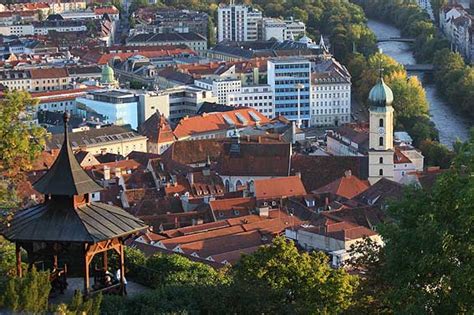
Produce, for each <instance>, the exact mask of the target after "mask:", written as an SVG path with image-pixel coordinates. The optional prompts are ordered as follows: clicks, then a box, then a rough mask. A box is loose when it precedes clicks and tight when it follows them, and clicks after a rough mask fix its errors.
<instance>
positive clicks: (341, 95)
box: [313, 92, 349, 98]
mask: <svg viewBox="0 0 474 315" xmlns="http://www.w3.org/2000/svg"><path fill="white" fill-rule="evenodd" d="M313 97H314V98H328V97H349V93H347V92H346V93H328V94H326V93H324V94H313Z"/></svg>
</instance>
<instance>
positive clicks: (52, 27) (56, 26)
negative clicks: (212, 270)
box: [33, 20, 87, 35]
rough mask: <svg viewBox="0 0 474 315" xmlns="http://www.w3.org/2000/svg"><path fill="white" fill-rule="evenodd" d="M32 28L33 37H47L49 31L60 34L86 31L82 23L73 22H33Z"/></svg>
mask: <svg viewBox="0 0 474 315" xmlns="http://www.w3.org/2000/svg"><path fill="white" fill-rule="evenodd" d="M33 26H34V34H35V35H48V33H49V32H50V31H56V32H60V33H63V32H85V31H87V26H86V25H85V24H84V23H83V22H82V21H75V20H59V21H43V22H34V23H33Z"/></svg>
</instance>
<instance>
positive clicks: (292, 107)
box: [267, 58, 311, 127]
mask: <svg viewBox="0 0 474 315" xmlns="http://www.w3.org/2000/svg"><path fill="white" fill-rule="evenodd" d="M267 73H268V85H270V86H271V88H272V90H273V95H274V97H273V102H274V106H275V116H279V115H283V116H285V117H286V118H287V119H289V120H292V121H295V122H297V123H298V119H300V121H301V126H302V127H307V126H309V125H310V118H311V115H310V103H311V92H310V91H311V62H310V61H309V60H306V59H302V58H288V59H271V60H268V70H267ZM298 103H299V106H298ZM298 107H299V115H298Z"/></svg>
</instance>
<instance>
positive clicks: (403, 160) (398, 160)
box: [393, 148, 411, 164]
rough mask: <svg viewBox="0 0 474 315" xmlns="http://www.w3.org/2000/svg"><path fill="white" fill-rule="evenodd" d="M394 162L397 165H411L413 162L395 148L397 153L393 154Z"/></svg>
mask: <svg viewBox="0 0 474 315" xmlns="http://www.w3.org/2000/svg"><path fill="white" fill-rule="evenodd" d="M393 162H394V163H395V164H408V163H411V160H410V159H409V158H408V157H407V156H406V155H405V154H403V152H402V151H400V149H399V148H395V152H394V154H393Z"/></svg>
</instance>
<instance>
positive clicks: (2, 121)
mask: <svg viewBox="0 0 474 315" xmlns="http://www.w3.org/2000/svg"><path fill="white" fill-rule="evenodd" d="M34 106H37V101H36V100H33V99H32V98H31V96H30V94H28V93H27V92H23V91H7V92H6V93H5V94H4V96H3V98H2V99H1V100H0V174H2V179H0V208H13V207H14V206H16V205H17V202H18V200H17V198H16V195H15V193H14V191H15V185H16V184H17V183H18V182H20V181H21V180H22V179H23V177H22V176H20V175H21V174H22V172H24V171H27V170H29V169H30V168H31V163H32V161H33V160H34V159H35V158H36V156H37V155H38V154H39V152H41V151H42V150H43V146H44V143H45V135H46V132H45V130H44V129H43V128H41V127H39V126H30V125H28V124H27V123H26V121H28V120H29V119H30V118H31V117H30V116H31V115H30V114H29V112H30V111H29V109H30V108H33V107H34Z"/></svg>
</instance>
